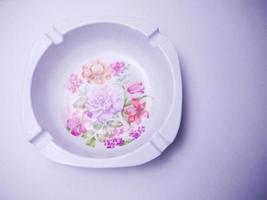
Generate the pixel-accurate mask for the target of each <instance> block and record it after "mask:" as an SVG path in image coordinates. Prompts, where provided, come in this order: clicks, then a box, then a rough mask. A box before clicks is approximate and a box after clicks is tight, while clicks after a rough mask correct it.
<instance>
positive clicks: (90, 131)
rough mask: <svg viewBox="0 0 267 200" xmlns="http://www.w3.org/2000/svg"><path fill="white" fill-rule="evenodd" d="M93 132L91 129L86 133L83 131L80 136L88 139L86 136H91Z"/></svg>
mask: <svg viewBox="0 0 267 200" xmlns="http://www.w3.org/2000/svg"><path fill="white" fill-rule="evenodd" d="M94 134H95V133H94V131H93V130H88V131H87V132H86V133H84V134H83V135H82V137H83V138H85V139H88V138H91V137H93V136H94Z"/></svg>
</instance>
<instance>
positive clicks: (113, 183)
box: [0, 0, 267, 200]
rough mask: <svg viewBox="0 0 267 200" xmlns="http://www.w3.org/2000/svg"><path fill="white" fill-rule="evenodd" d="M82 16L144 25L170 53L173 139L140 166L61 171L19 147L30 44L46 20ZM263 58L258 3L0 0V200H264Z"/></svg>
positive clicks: (266, 69)
mask: <svg viewBox="0 0 267 200" xmlns="http://www.w3.org/2000/svg"><path fill="white" fill-rule="evenodd" d="M84 15H86V16H100V15H105V16H110V15H111V16H112V15H115V16H133V17H139V18H143V19H146V20H148V21H151V22H153V23H155V24H157V25H158V26H159V27H160V30H161V32H162V33H163V34H165V35H167V36H169V37H170V38H171V39H172V41H173V42H174V44H175V45H176V48H177V50H178V52H179V55H180V58H181V67H182V76H183V84H184V107H183V108H184V111H183V121H182V125H181V129H180V132H179V136H178V138H177V139H176V140H175V143H174V144H173V145H172V146H171V147H170V148H168V149H167V150H166V152H164V154H163V155H162V156H161V157H159V158H157V159H156V160H154V161H152V162H150V163H148V164H146V165H143V166H139V167H133V168H123V169H105V170H100V169H79V168H72V167H67V166H61V165H58V164H55V163H52V162H50V161H48V160H46V159H45V158H43V157H41V156H40V155H39V153H38V151H37V150H36V149H35V148H34V147H33V146H32V145H30V144H29V143H27V142H26V141H25V138H24V135H23V132H22V128H21V119H20V116H21V106H22V104H21V96H22V82H23V81H22V80H23V74H24V72H25V68H26V66H27V59H28V58H29V54H30V51H31V47H32V45H33V43H34V41H35V40H36V39H37V38H38V37H39V35H40V34H42V33H44V32H45V31H46V30H49V28H50V27H51V26H52V25H53V24H54V23H55V22H58V21H60V20H62V19H65V18H69V17H77V16H84ZM266 53H267V2H266V1H259V0H258V1H257V0H254V1H252V0H251V1H249V0H244V1H234V0H233V1H230V0H229V1H227V0H225V1H216V0H206V1H204V0H195V1H193V0H188V1H185V0H177V1H175V0H165V1H156V0H154V1H147V0H135V1H126V0H124V1H123V0H119V1H108V0H106V1H105V0H97V1H93V0H88V1H40V2H39V1H32V2H30V1H0V75H1V77H0V85H1V93H0V103H1V108H0V125H1V126H0V135H1V138H0V199H1V200H18V199H19V200H21V199H25V200H26V199H27V200H29V199H38V200H45V199H60V200H71V199H79V200H80V199H118V200H120V199H127V200H136V199H145V200H146V199H153V200H162V199H165V200H178V199H179V200H202V199H203V200H214V199H215V200H221V199H222V200H225V199H227V200H237V199H242V200H250V199H251V200H264V199H267V173H266V170H267V147H266V145H267V117H266V115H267V106H266V103H267V56H266Z"/></svg>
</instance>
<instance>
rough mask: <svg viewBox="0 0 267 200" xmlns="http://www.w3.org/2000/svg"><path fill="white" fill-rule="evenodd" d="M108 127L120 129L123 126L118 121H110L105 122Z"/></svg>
mask: <svg viewBox="0 0 267 200" xmlns="http://www.w3.org/2000/svg"><path fill="white" fill-rule="evenodd" d="M107 124H108V126H111V127H114V128H117V127H121V126H122V125H123V123H122V122H121V121H119V120H110V121H108V122H107Z"/></svg>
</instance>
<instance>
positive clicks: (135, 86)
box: [127, 82, 144, 94]
mask: <svg viewBox="0 0 267 200" xmlns="http://www.w3.org/2000/svg"><path fill="white" fill-rule="evenodd" d="M127 91H128V93H130V94H136V93H140V94H144V86H143V83H142V82H138V83H132V84H131V85H129V86H128V88H127Z"/></svg>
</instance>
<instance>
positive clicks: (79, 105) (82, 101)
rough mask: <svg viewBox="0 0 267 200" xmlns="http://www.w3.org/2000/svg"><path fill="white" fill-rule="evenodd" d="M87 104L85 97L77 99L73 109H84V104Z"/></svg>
mask: <svg viewBox="0 0 267 200" xmlns="http://www.w3.org/2000/svg"><path fill="white" fill-rule="evenodd" d="M85 102H86V98H84V97H80V98H79V99H77V100H76V101H75V102H74V104H73V107H74V108H84V104H85Z"/></svg>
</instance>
